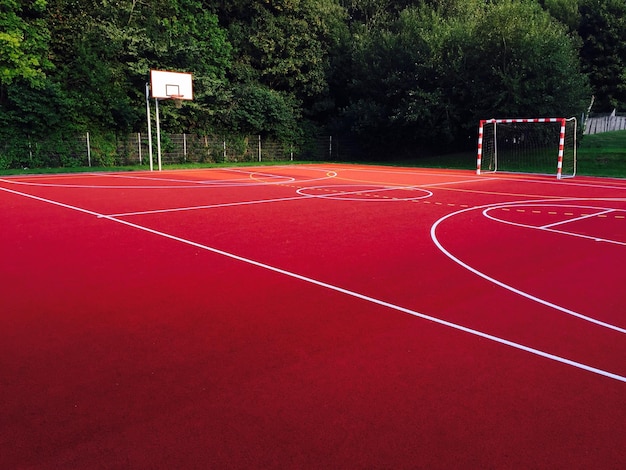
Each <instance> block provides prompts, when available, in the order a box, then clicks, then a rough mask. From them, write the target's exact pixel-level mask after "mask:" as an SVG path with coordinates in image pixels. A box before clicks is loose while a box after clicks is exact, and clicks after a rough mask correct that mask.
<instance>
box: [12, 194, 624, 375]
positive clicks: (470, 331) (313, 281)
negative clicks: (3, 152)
mask: <svg viewBox="0 0 626 470" xmlns="http://www.w3.org/2000/svg"><path fill="white" fill-rule="evenodd" d="M0 190H2V191H5V192H9V193H12V194H17V195H18V196H23V197H26V198H30V199H34V200H37V201H40V202H44V203H47V204H52V205H55V206H59V207H63V208H66V209H70V210H74V211H77V212H82V213H83V214H88V215H92V216H95V217H100V218H104V219H106V220H110V221H111V222H116V223H118V224H122V225H126V226H128V227H132V228H135V229H137V230H141V231H144V232H147V233H151V234H153V235H157V236H160V237H163V238H167V239H170V240H173V241H177V242H179V243H183V244H185V245H189V246H193V247H195V248H199V249H202V250H205V251H209V252H211V253H215V254H218V255H221V256H225V257H227V258H230V259H233V260H236V261H240V262H243V263H246V264H249V265H252V266H256V267H259V268H262V269H265V270H268V271H272V272H275V273H278V274H282V275H284V276H287V277H291V278H294V279H298V280H301V281H304V282H307V283H309V284H313V285H316V286H319V287H322V288H325V289H328V290H331V291H335V292H339V293H341V294H345V295H348V296H350V297H354V298H356V299H360V300H364V301H366V302H370V303H373V304H375V305H379V306H381V307H385V308H388V309H391V310H395V311H398V312H402V313H406V314H408V315H411V316H414V317H417V318H421V319H422V320H427V321H430V322H432V323H436V324H439V325H442V326H447V327H449V328H451V329H454V330H457V331H462V332H464V333H468V334H471V335H474V336H478V337H480V338H484V339H487V340H490V341H493V342H496V343H499V344H503V345H505V346H509V347H512V348H514V349H518V350H521V351H525V352H527V353H530V354H534V355H536V356H540V357H543V358H545V359H549V360H552V361H555V362H559V363H561V364H566V365H569V366H572V367H575V368H577V369H581V370H584V371H587V372H591V373H593V374H597V375H600V376H603V377H607V378H610V379H614V380H617V381H619V382H623V383H626V377H625V376H621V375H619V374H615V373H613V372H609V371H606V370H603V369H599V368H597V367H592V366H589V365H586V364H583V363H580V362H576V361H572V360H570V359H567V358H564V357H561V356H557V355H555V354H550V353H548V352H545V351H541V350H539V349H535V348H531V347H529V346H524V345H523V344H520V343H516V342H514V341H509V340H507V339H504V338H500V337H498V336H494V335H491V334H489V333H484V332H482V331H479V330H475V329H472V328H468V327H465V326H462V325H459V324H456V323H452V322H449V321H446V320H442V319H440V318H437V317H433V316H430V315H426V314H424V313H420V312H417V311H415V310H411V309H408V308H405V307H401V306H399V305H395V304H392V303H389V302H386V301H384V300H380V299H376V298H374V297H370V296H367V295H364V294H359V293H358V292H355V291H351V290H348V289H344V288H342V287H338V286H335V285H332V284H328V283H326V282H323V281H318V280H316V279H313V278H310V277H307V276H303V275H301V274H297V273H293V272H291V271H286V270H284V269H281V268H277V267H274V266H271V265H269V264H265V263H261V262H259V261H254V260H252V259H249V258H244V257H242V256H239V255H235V254H234V253H229V252H227V251H223V250H219V249H217V248H213V247H210V246H208V245H203V244H201V243H197V242H194V241H191V240H187V239H185V238H181V237H177V236H175V235H171V234H169V233H165V232H161V231H158V230H154V229H151V228H149V227H144V226H142V225H138V224H134V223H132V222H128V221H126V220H123V219H117V218H115V217H111V216H106V215H103V214H99V213H97V212H95V211H91V210H88V209H83V208H81V207H77V206H72V205H69V204H65V203H62V202H58V201H54V200H51V199H46V198H43V197H39V196H34V195H31V194H27V193H22V192H20V191H15V190H12V189H7V188H2V187H0ZM465 210H467V209H465ZM459 212H462V211H459ZM443 219H445V217H444V218H443ZM443 219H440V221H441V220H443ZM431 233H433V232H432V228H431Z"/></svg>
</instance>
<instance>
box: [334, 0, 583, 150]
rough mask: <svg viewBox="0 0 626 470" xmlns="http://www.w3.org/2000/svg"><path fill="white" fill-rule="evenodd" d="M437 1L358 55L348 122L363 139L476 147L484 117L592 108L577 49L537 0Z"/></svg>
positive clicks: (370, 37) (376, 35) (368, 40)
mask: <svg viewBox="0 0 626 470" xmlns="http://www.w3.org/2000/svg"><path fill="white" fill-rule="evenodd" d="M429 3H437V5H435V6H434V7H433V6H429V5H427V4H422V5H421V6H420V7H414V8H407V9H405V10H403V11H402V12H401V13H400V14H399V15H398V17H397V19H396V20H395V21H394V22H393V23H391V24H390V25H389V30H388V31H375V32H372V33H370V34H367V35H364V36H363V39H362V40H361V41H360V42H359V43H358V47H356V48H355V54H354V70H355V78H354V80H353V82H352V87H351V100H352V102H351V104H350V106H349V107H348V108H347V109H346V114H345V115H346V117H347V118H348V119H350V121H351V122H352V127H353V129H355V130H356V131H357V132H358V133H359V134H360V135H362V136H367V137H368V138H370V139H378V140H379V141H383V142H385V145H387V146H388V145H393V144H394V143H397V142H404V146H405V147H408V148H411V147H414V146H415V145H419V144H424V143H426V144H430V145H431V146H437V147H439V148H441V146H442V145H443V146H445V145H452V146H458V145H466V144H470V145H474V140H475V136H474V134H475V127H476V123H477V122H478V120H479V119H481V118H489V117H507V116H511V117H528V116H541V115H566V116H569V115H578V114H579V112H581V111H582V110H583V109H584V104H585V102H586V100H587V98H588V96H589V88H588V84H587V81H586V77H585V76H584V75H583V74H582V73H581V72H580V66H579V62H578V57H577V50H576V42H575V41H574V40H573V39H572V38H571V37H570V36H569V35H568V32H567V30H566V28H565V27H564V26H563V25H561V24H559V23H557V22H556V21H555V20H553V19H552V18H551V17H550V15H549V14H548V13H546V12H545V11H544V10H542V9H541V7H540V6H539V5H538V3H537V2H534V1H530V0H528V1H512V0H501V1H498V2H493V3H488V4H485V2H483V1H480V0H467V1H464V2H429ZM440 3H441V4H440Z"/></svg>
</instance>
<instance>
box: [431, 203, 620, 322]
mask: <svg viewBox="0 0 626 470" xmlns="http://www.w3.org/2000/svg"><path fill="white" fill-rule="evenodd" d="M567 200H571V198H570V199H567ZM537 202H549V203H552V202H553V201H552V200H548V201H546V200H538V201H518V202H514V203H509V205H510V206H523V205H529V204H531V203H537ZM502 206H503V205H502V204H495V205H494V204H485V205H483V206H476V207H469V208H466V209H461V210H458V211H456V212H452V213H450V214H448V215H446V216H444V217H442V218H440V219H439V220H437V221H436V222H435V223H434V224H433V225H432V227H431V229H430V238H431V239H432V241H433V243H434V244H435V246H436V247H437V248H438V249H439V251H441V252H442V253H443V254H444V255H445V256H447V257H448V258H449V259H451V260H452V261H454V262H455V263H456V264H458V265H459V266H461V267H463V268H465V269H467V270H468V271H469V272H471V273H473V274H475V275H477V276H478V277H481V278H483V279H485V280H486V281H489V282H491V283H493V284H495V285H496V286H499V287H502V288H504V289H506V290H508V291H510V292H513V293H514V294H517V295H519V296H521V297H524V298H526V299H528V300H531V301H533V302H536V303H538V304H541V305H545V306H546V307H549V308H552V309H554V310H557V311H559V312H562V313H565V314H566V315H571V316H572V317H576V318H579V319H581V320H584V321H587V322H589V323H593V324H596V325H598V326H602V327H604V328H607V329H610V330H613V331H617V332H619V333H623V334H626V328H621V327H619V326H616V325H613V324H611V323H606V322H603V321H601V320H598V319H596V318H592V317H589V316H587V315H583V314H582V313H578V312H575V311H573V310H570V309H568V308H565V307H562V306H560V305H557V304H555V303H552V302H549V301H547V300H544V299H541V298H539V297H536V296H534V295H532V294H529V293H528V292H524V291H522V290H520V289H516V288H515V287H513V286H511V285H509V284H506V283H504V282H502V281H498V280H497V279H495V278H493V277H491V276H489V275H487V274H485V273H483V272H481V271H479V270H478V269H475V268H473V267H472V266H470V265H469V264H467V263H465V262H463V261H461V260H460V259H459V258H457V257H456V256H454V255H453V254H452V253H451V252H450V251H448V250H447V249H446V248H444V246H443V245H442V243H441V242H440V241H439V238H438V237H437V228H438V227H439V226H440V225H441V224H442V222H444V221H446V220H448V219H451V218H452V217H455V216H457V215H459V214H462V213H465V212H470V211H474V210H480V209H484V211H483V213H484V212H485V211H487V210H489V209H490V208H492V207H502ZM487 217H488V218H490V219H492V220H497V219H493V218H492V217H491V216H487ZM507 223H509V222H507ZM515 225H519V224H515ZM545 230H546V231H551V232H555V233H567V232H560V231H558V230H548V229H545ZM585 238H592V237H586V236H585Z"/></svg>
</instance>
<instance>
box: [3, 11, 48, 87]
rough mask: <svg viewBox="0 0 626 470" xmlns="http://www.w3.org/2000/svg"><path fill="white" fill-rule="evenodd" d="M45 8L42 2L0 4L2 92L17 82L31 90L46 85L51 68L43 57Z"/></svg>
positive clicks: (46, 46)
mask: <svg viewBox="0 0 626 470" xmlns="http://www.w3.org/2000/svg"><path fill="white" fill-rule="evenodd" d="M45 8H46V1H45V0H32V1H17V0H0V86H1V87H2V90H4V92H6V88H5V87H6V86H7V85H10V84H12V83H14V82H15V81H16V80H23V81H24V82H26V83H27V84H28V85H30V86H34V87H37V86H42V84H43V83H44V81H45V78H46V71H47V70H49V69H50V65H51V64H50V61H49V60H48V59H47V54H46V53H47V51H48V41H49V31H48V28H47V26H46V23H45V20H44V19H43V12H44V11H45ZM0 98H1V97H0Z"/></svg>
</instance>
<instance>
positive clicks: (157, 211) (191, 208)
mask: <svg viewBox="0 0 626 470" xmlns="http://www.w3.org/2000/svg"><path fill="white" fill-rule="evenodd" d="M314 197H315V196H308V195H306V194H305V195H302V196H293V197H283V198H276V199H259V200H254V201H238V202H224V203H220V204H210V205H206V206H189V207H174V208H172V209H154V210H149V211H137V212H121V213H119V214H108V215H99V216H98V218H100V219H102V218H104V217H128V216H131V215H148V214H164V213H168V212H180V211H194V210H201V209H217V208H220V207H233V206H248V205H252V204H265V203H270V202H284V201H298V200H303V199H311V198H314Z"/></svg>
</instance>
